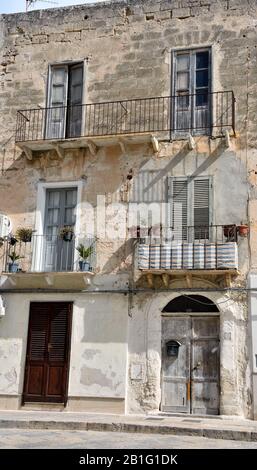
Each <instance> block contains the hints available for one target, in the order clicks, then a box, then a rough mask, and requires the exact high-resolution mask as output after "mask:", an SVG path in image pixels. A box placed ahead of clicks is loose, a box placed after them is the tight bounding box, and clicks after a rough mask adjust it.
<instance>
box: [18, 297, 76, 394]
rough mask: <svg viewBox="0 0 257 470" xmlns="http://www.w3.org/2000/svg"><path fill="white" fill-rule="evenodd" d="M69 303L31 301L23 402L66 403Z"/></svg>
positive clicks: (69, 328) (69, 327)
mask: <svg viewBox="0 0 257 470" xmlns="http://www.w3.org/2000/svg"><path fill="white" fill-rule="evenodd" d="M71 315H72V304H71V303H70V302H32V303H31V305H30V319H29V332H28V344H27V356H26V369H25V381H24V393H23V402H28V401H30V402H31V401H32V402H55V403H66V400H67V385H68V367H69V352H70V332H71Z"/></svg>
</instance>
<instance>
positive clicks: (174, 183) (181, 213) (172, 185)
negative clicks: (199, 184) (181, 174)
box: [168, 178, 188, 240]
mask: <svg viewBox="0 0 257 470" xmlns="http://www.w3.org/2000/svg"><path fill="white" fill-rule="evenodd" d="M168 199H169V201H171V226H172V227H173V231H174V239H175V240H186V238H187V226H188V180H187V179H186V178H169V183H168Z"/></svg>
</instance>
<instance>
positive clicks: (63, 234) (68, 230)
mask: <svg viewBox="0 0 257 470" xmlns="http://www.w3.org/2000/svg"><path fill="white" fill-rule="evenodd" d="M73 236H74V232H73V227H70V226H68V225H66V226H65V227H62V228H61V230H60V238H61V239H62V240H64V241H65V242H71V240H72V239H73Z"/></svg>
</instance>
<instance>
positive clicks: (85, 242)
mask: <svg viewBox="0 0 257 470" xmlns="http://www.w3.org/2000/svg"><path fill="white" fill-rule="evenodd" d="M64 238H65V237H64ZM64 238H62V237H60V236H56V235H35V234H33V235H32V237H31V240H30V241H26V242H24V241H21V240H17V239H15V238H14V237H6V238H5V239H3V240H2V241H1V246H0V256H1V264H2V267H1V268H2V269H1V271H2V272H10V273H14V272H16V273H17V272H20V273H22V272H72V271H91V272H93V271H94V270H95V266H96V239H95V238H83V236H75V235H73V236H72V237H71V238H67V239H64ZM81 245H82V246H83V247H84V253H85V251H86V249H87V248H88V253H87V254H88V256H87V258H84V259H83V258H82V257H81V256H80V254H79V251H78V250H77V248H79V246H81Z"/></svg>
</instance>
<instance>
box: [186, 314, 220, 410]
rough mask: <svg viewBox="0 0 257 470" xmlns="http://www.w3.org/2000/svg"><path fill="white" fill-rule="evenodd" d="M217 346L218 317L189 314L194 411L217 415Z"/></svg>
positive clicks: (192, 406)
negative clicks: (190, 320)
mask: <svg viewBox="0 0 257 470" xmlns="http://www.w3.org/2000/svg"><path fill="white" fill-rule="evenodd" d="M219 349H220V348H219V318H218V317H212V318H210V317H208V318H206V317H195V318H194V317H192V338H191V402H192V404H191V408H192V413H193V414H207V415H210V414H211V415H212V414H214V415H217V414H219V362H220V361H219Z"/></svg>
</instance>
